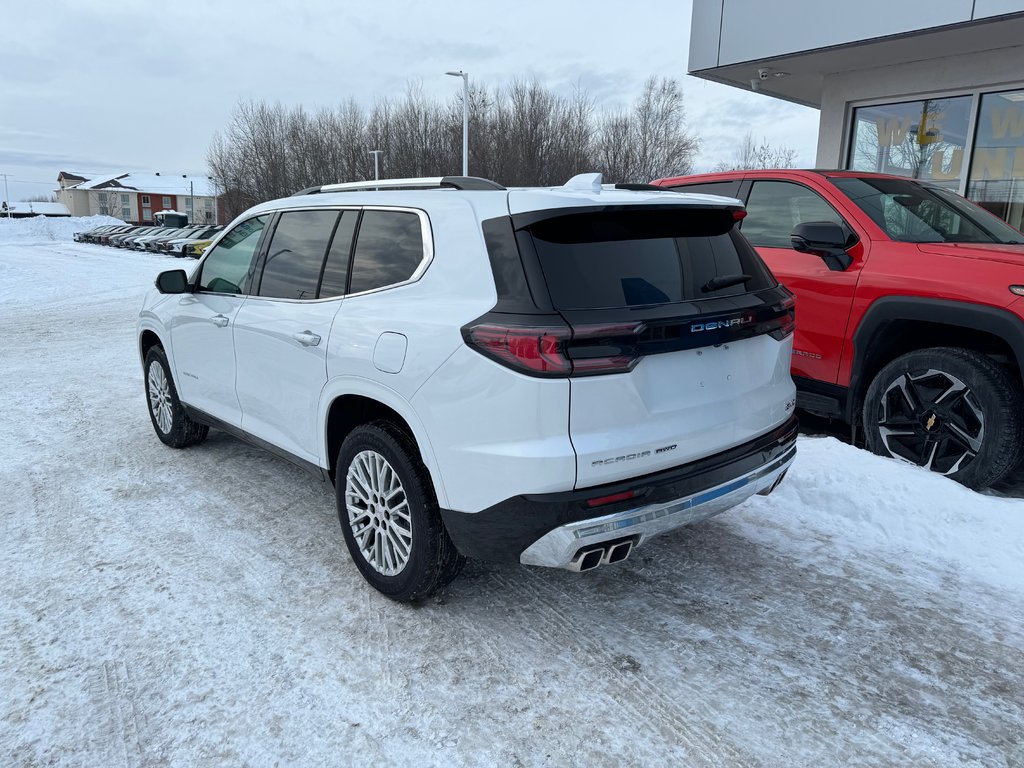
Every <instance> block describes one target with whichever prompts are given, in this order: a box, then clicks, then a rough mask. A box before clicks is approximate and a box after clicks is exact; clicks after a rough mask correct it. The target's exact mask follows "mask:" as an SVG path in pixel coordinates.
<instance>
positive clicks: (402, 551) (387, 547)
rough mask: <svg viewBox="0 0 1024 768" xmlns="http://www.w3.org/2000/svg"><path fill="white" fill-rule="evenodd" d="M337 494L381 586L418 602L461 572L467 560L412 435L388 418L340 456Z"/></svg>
mask: <svg viewBox="0 0 1024 768" xmlns="http://www.w3.org/2000/svg"><path fill="white" fill-rule="evenodd" d="M335 492H336V495H337V502H338V517H339V518H340V520H341V528H342V532H343V533H344V536H345V544H346V545H347V546H348V550H349V554H351V555H352V559H353V561H355V564H356V567H357V568H358V569H359V572H360V573H361V574H362V575H363V578H365V579H366V580H367V581H368V582H369V583H370V584H371V586H373V587H374V588H375V589H377V590H378V591H380V592H382V593H383V594H385V595H387V596H388V597H390V598H393V599H395V600H401V601H406V602H413V601H415V600H419V599H421V598H424V597H428V596H430V595H431V594H433V593H434V592H436V591H437V590H438V589H440V588H441V587H443V586H444V585H445V584H447V583H448V582H449V581H451V580H452V579H454V578H455V576H457V575H458V573H459V570H461V566H462V563H463V562H464V560H463V557H462V556H461V555H460V554H459V552H458V550H456V549H455V545H454V544H453V543H452V540H451V539H450V538H449V537H448V532H447V531H446V530H445V528H444V524H443V523H442V522H441V514H440V511H439V509H438V505H437V499H436V497H435V495H434V489H433V485H432V484H431V480H430V475H429V473H428V472H427V468H426V467H425V466H423V462H422V461H421V460H420V458H419V452H418V451H417V450H416V446H415V444H414V443H413V441H412V439H411V438H410V437H409V436H408V435H407V434H405V432H403V431H402V430H400V429H398V428H397V427H395V426H394V425H393V424H391V423H390V422H386V421H378V422H374V423H372V424H363V425H361V426H358V427H356V428H355V429H353V430H352V432H350V433H349V435H348V437H346V438H345V442H344V443H342V446H341V450H340V452H339V454H338V463H337V471H336V475H335Z"/></svg>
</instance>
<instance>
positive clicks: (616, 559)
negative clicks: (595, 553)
mask: <svg viewBox="0 0 1024 768" xmlns="http://www.w3.org/2000/svg"><path fill="white" fill-rule="evenodd" d="M632 551H633V542H632V541H620V542H619V543H618V544H612V545H611V546H610V547H608V550H607V551H606V552H605V555H604V560H603V561H602V565H610V564H611V563H621V562H622V561H623V560H625V559H626V558H627V557H629V554H630V553H631V552H632Z"/></svg>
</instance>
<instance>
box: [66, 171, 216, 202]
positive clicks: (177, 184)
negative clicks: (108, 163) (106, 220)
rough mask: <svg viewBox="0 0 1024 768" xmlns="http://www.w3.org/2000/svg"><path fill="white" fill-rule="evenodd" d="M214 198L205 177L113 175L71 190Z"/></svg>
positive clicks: (214, 194)
mask: <svg viewBox="0 0 1024 768" xmlns="http://www.w3.org/2000/svg"><path fill="white" fill-rule="evenodd" d="M190 183H191V189H192V191H191V194H193V195H195V196H197V197H216V195H217V191H216V188H215V187H214V184H213V180H212V179H210V178H208V177H206V176H183V175H167V176H165V175H163V174H159V173H114V174H110V175H107V176H100V177H97V178H95V179H90V180H89V181H84V182H82V183H80V184H75V186H73V187H71V189H130V190H133V191H135V192H145V193H148V194H154V195H187V194H190V189H189V184H190Z"/></svg>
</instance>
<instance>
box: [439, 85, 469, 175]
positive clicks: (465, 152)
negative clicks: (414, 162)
mask: <svg viewBox="0 0 1024 768" xmlns="http://www.w3.org/2000/svg"><path fill="white" fill-rule="evenodd" d="M445 74H446V75H451V76H452V77H461V78H462V175H463V176H469V73H468V72H463V71H462V70H461V69H460V70H459V71H458V72H445Z"/></svg>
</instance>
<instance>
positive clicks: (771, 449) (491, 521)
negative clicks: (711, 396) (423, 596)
mask: <svg viewBox="0 0 1024 768" xmlns="http://www.w3.org/2000/svg"><path fill="white" fill-rule="evenodd" d="M796 431H797V420H796V418H795V417H793V418H790V419H789V420H788V421H787V422H786V423H785V424H783V425H782V426H780V427H777V428H776V429H774V430H772V431H771V432H769V433H767V434H765V435H762V436H760V437H758V438H755V439H754V440H751V441H749V442H747V443H744V444H743V445H740V446H737V447H735V448H731V449H729V450H727V451H723V452H721V453H718V454H715V455H714V456H710V457H708V458H705V459H701V460H699V461H696V462H692V463H690V464H684V465H682V466H679V467H674V468H672V469H670V470H666V471H663V472H658V473H656V474H653V475H647V476H644V477H638V478H633V479H631V480H628V481H623V482H619V483H613V484H610V485H603V486H596V487H592V488H586V489H583V490H578V491H569V492H565V493H555V494H540V495H529V496H516V497H514V498H512V499H508V500H506V501H503V502H501V503H499V504H495V505H494V506H492V507H489V508H488V509H485V510H483V511H481V512H477V513H463V512H453V511H449V510H442V517H443V519H444V523H445V526H446V527H447V529H448V533H449V535H450V536H451V538H452V541H453V542H454V543H455V545H456V547H458V549H459V551H460V552H462V553H463V554H464V555H466V556H468V557H475V558H479V559H482V560H493V561H518V562H522V563H526V564H529V565H543V566H549V567H555V568H571V569H575V570H578V568H577V565H578V562H579V554H580V552H581V550H586V549H588V548H593V547H594V546H596V545H600V544H602V543H606V542H613V541H615V542H618V541H624V540H629V541H631V542H632V543H633V544H634V545H638V544H641V543H643V541H644V540H645V539H647V538H649V537H650V536H652V535H655V534H659V533H664V532H666V531H669V530H672V529H673V528H677V527H679V526H681V525H687V524H689V523H694V522H698V521H700V520H704V519H707V518H708V517H711V516H713V515H717V514H719V513H721V512H724V511H726V510H727V509H729V508H731V507H734V506H736V505H737V504H739V503H741V502H742V501H744V500H745V499H747V498H749V497H750V496H752V495H754V494H755V493H767V492H770V491H771V490H772V489H773V488H774V486H775V485H776V484H777V483H778V482H779V480H780V479H781V478H782V476H783V475H784V474H785V472H786V470H787V469H788V468H789V466H790V465H791V464H792V463H793V459H794V458H795V457H796V445H795V443H796ZM625 491H633V492H634V493H635V494H636V495H635V496H634V497H633V498H630V499H628V500H627V501H621V502H616V503H613V504H607V505H603V506H600V507H597V508H592V507H588V506H587V505H586V500H587V499H593V498H596V497H601V496H610V495H613V494H618V493H622V492H625Z"/></svg>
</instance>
